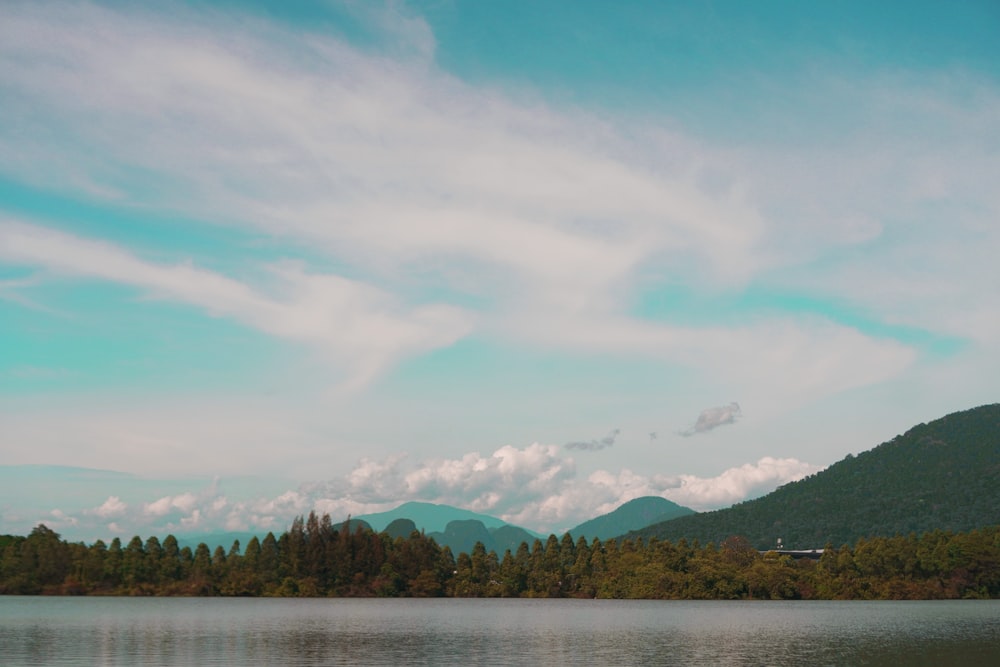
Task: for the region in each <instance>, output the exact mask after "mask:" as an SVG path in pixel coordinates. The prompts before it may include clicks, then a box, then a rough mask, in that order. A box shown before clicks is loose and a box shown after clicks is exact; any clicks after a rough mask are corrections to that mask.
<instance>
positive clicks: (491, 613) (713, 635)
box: [0, 596, 1000, 667]
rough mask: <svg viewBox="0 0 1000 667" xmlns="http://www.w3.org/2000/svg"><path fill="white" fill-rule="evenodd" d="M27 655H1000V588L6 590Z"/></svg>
mask: <svg viewBox="0 0 1000 667" xmlns="http://www.w3.org/2000/svg"><path fill="white" fill-rule="evenodd" d="M0 662H2V664H3V665H5V666H6V667H15V666H17V667H20V666H27V665H32V666H34V665H87V666H90V665H135V664H142V665H184V666H185V667H187V666H190V665H289V666H290V665H394V666H397V667H398V666H400V665H463V666H465V665H529V664H538V665H540V664H570V665H607V666H608V667H618V666H619V665H796V666H797V667H802V666H803V665H809V666H810V667H811V666H812V665H943V664H951V665H991V666H995V665H1000V601H934V602H750V601H747V602H714V601H713V602H695V601H678V602H672V601H641V600H640V601H634V600H629V601H620V600H497V599H494V600H468V599H436V600H417V599H402V600H384V599H383V600H372V599H263V598H252V599H248V598H236V599H233V598H102V597H90V598H85V597H4V596H0Z"/></svg>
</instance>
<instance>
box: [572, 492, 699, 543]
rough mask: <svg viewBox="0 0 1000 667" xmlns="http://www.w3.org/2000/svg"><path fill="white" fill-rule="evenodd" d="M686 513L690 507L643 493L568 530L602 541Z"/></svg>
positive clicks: (580, 535) (688, 512)
mask: <svg viewBox="0 0 1000 667" xmlns="http://www.w3.org/2000/svg"><path fill="white" fill-rule="evenodd" d="M688 514H694V510H693V509H689V508H687V507H682V506H681V505H678V504H677V503H674V502H671V501H669V500H667V499H666V498H661V497H659V496H643V497H642V498H635V499H634V500H630V501H628V502H627V503H625V504H624V505H622V506H621V507H619V508H618V509H616V510H614V511H613V512H608V513H607V514H604V515H602V516H599V517H595V518H593V519H590V520H589V521H584V522H583V523H581V524H580V525H579V526H577V527H575V528H573V529H572V530H570V531H569V532H570V534H571V535H572V536H573V537H576V538H579V537H586V538H587V539H588V540H592V539H594V538H595V537H597V538H600V539H602V540H606V539H608V538H609V537H617V536H619V535H621V534H623V533H627V532H628V531H630V530H639V529H640V528H644V527H646V526H649V525H651V524H654V523H659V522H661V521H669V520H670V519H674V518H677V517H679V516H686V515H688Z"/></svg>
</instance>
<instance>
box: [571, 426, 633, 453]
mask: <svg viewBox="0 0 1000 667" xmlns="http://www.w3.org/2000/svg"><path fill="white" fill-rule="evenodd" d="M619 433H621V429H617V428H616V429H612V430H611V432H610V433H608V434H607V435H606V436H604V437H603V438H601V439H600V440H576V441H573V442H567V443H566V444H565V445H563V446H564V447H565V448H566V449H575V450H577V451H581V452H599V451H601V450H602V449H607V448H608V447H614V445H615V440H616V439H617V438H618V434H619Z"/></svg>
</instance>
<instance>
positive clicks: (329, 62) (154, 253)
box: [0, 0, 1000, 539]
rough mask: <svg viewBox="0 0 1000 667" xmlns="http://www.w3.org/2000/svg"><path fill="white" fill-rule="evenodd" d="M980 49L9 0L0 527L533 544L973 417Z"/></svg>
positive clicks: (261, 5)
mask: <svg viewBox="0 0 1000 667" xmlns="http://www.w3.org/2000/svg"><path fill="white" fill-rule="evenodd" d="M998 32H1000V5H998V4H997V3H996V2H993V1H991V0H982V1H978V2H977V1H976V0H967V1H965V2H961V3H943V2H920V1H911V2H901V1H900V2H894V1H890V2H882V3H875V4H872V3H869V2H851V1H846V2H813V3H802V2H792V1H789V2H782V1H778V0H773V1H772V0H765V1H763V2H755V3H746V2H736V1H732V2H726V1H715V2H709V1H697V0H692V1H691V2H632V1H628V0H625V1H622V2H615V3H606V2H594V1H588V0H584V1H568V0H546V1H545V2H527V1H523V0H512V1H509V2H475V1H470V0H422V1H415V2H388V3H385V4H381V3H368V2H352V1H348V2H336V1H333V0H331V1H330V2H298V3H277V2H275V3H271V2H238V1H236V0H231V1H228V2H217V3H213V4H211V5H207V4H206V3H196V2H180V1H168V2H163V3H155V4H154V5H149V4H147V3H129V2H117V1H109V2H103V3H89V2H19V1H17V0H15V1H12V2H4V3H2V5H0V479H2V480H3V481H4V483H3V484H2V485H0V487H2V488H3V489H6V490H5V491H0V533H4V532H11V533H21V534H23V533H25V532H27V531H29V530H30V529H31V527H32V526H33V525H36V524H37V523H39V522H44V523H46V525H48V526H50V527H51V528H53V529H55V530H57V531H59V532H61V533H62V534H63V535H66V536H72V537H79V538H80V539H92V538H94V537H102V538H105V537H108V536H114V535H121V536H125V537H128V536H130V535H133V534H141V535H150V534H154V533H155V534H160V535H162V534H165V533H167V532H177V533H181V532H187V533H190V532H198V531H201V532H209V531H218V530H265V529H267V530H276V531H280V530H283V529H284V528H285V527H287V525H288V523H289V522H290V521H291V519H292V517H294V516H295V515H297V514H301V513H308V512H309V511H310V510H312V509H316V510H317V511H320V512H329V513H330V514H331V516H332V517H334V518H343V517H345V516H346V515H347V514H352V515H355V516H357V515H359V514H363V513H365V512H374V511H381V510H385V509H389V508H391V507H394V506H396V505H398V504H400V503H401V502H404V501H408V500H420V501H427V502H438V503H447V504H452V505H456V506H459V507H463V508H467V509H471V510H474V511H477V512H481V513H484V514H490V515H493V516H498V517H500V518H502V519H504V520H507V521H510V522H512V523H516V524H518V525H522V526H525V527H527V528H531V529H533V530H539V531H559V530H565V529H567V528H569V527H572V526H573V525H576V524H577V523H580V522H582V521H583V520H586V519H589V518H591V517H593V516H596V515H598V514H601V513H605V512H607V511H610V510H611V509H614V508H615V507H617V506H618V505H620V504H622V503H624V502H626V501H628V500H630V499H633V498H636V497H639V496H643V495H660V496H663V497H666V498H668V499H670V500H673V501H675V502H678V503H680V504H682V505H685V506H688V507H691V508H694V509H696V510H699V511H701V510H707V509H713V508H718V507H725V506H728V505H730V504H732V503H734V502H739V501H742V500H744V499H747V498H751V497H755V496H759V495H761V494H763V493H766V492H768V491H770V490H772V489H774V488H776V487H777V486H779V485H781V484H784V483H787V482H790V481H793V480H797V479H800V478H802V477H804V476H806V475H809V474H812V473H815V472H817V471H819V470H821V469H823V468H824V467H826V466H828V465H830V464H832V463H834V462H836V461H838V460H841V459H842V458H844V456H846V455H847V454H849V453H857V452H859V451H864V450H867V449H870V448H872V447H874V446H876V445H877V444H879V443H881V442H884V441H886V440H889V439H891V438H892V437H894V436H895V435H896V434H898V433H902V432H903V431H905V430H907V429H908V428H910V427H911V426H913V425H915V424H918V423H921V422H925V421H929V420H931V419H935V418H938V417H940V416H943V415H945V414H947V413H949V412H953V411H956V410H962V409H967V408H971V407H975V406H977V405H981V404H985V403H993V402H996V401H997V399H998V394H997V378H998V377H1000V303H998V301H1000V299H998V295H1000V268H998V264H997V262H996V257H997V256H998V255H1000V188H998V187H997V182H998V181H1000V40H997V39H996V35H997V34H998ZM78 468H86V469H88V470H78ZM102 471H103V472H102Z"/></svg>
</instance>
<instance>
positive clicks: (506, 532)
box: [484, 526, 541, 558]
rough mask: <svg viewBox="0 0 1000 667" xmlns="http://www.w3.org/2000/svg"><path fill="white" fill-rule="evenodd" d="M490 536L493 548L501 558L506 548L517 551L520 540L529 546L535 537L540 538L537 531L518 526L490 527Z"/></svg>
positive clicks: (513, 551)
mask: <svg viewBox="0 0 1000 667" xmlns="http://www.w3.org/2000/svg"><path fill="white" fill-rule="evenodd" d="M490 536H491V537H492V538H493V546H494V549H493V550H494V551H496V552H497V556H499V557H501V558H503V552H504V551H507V550H508V549H510V552H511V553H512V554H513V553H517V549H518V547H520V546H521V543H522V542H524V543H525V544H527V545H528V546H529V547H531V545H532V544H534V542H535V540H536V539H541V536H540V535H539V534H538V533H532V532H530V531H527V530H525V529H524V528H521V527H519V526H500V527H499V528H492V529H490ZM484 544H485V543H484Z"/></svg>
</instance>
